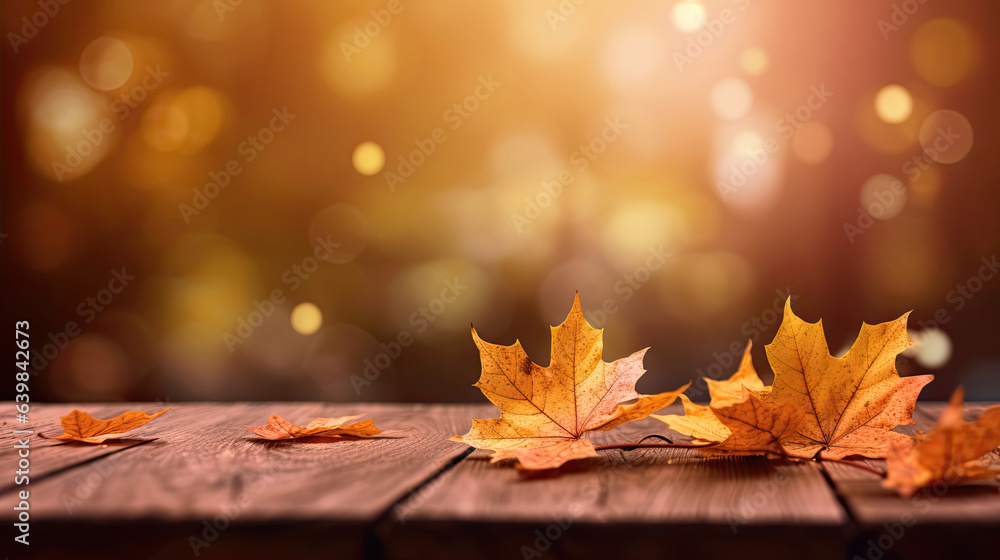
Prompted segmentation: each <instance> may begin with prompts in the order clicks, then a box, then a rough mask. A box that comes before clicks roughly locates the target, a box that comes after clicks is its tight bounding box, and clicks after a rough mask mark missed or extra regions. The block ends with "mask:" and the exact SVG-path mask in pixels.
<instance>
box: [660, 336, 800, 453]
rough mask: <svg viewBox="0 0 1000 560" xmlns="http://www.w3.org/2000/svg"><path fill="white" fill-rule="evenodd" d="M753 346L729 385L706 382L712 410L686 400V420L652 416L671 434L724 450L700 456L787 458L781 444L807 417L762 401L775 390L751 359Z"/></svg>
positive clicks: (684, 417) (668, 416) (728, 380)
mask: <svg viewBox="0 0 1000 560" xmlns="http://www.w3.org/2000/svg"><path fill="white" fill-rule="evenodd" d="M752 347H753V343H752V342H748V343H747V347H746V350H744V352H743V359H742V360H740V365H739V368H738V369H737V370H736V373H734V374H733V375H732V376H731V377H730V378H729V379H725V380H721V381H720V380H714V379H706V381H707V382H708V389H709V394H710V395H711V397H712V402H711V404H710V405H709V406H703V405H698V404H694V403H692V402H691V401H690V400H689V399H688V398H687V397H686V396H684V395H681V402H683V403H684V416H679V415H666V416H653V417H654V418H656V419H658V420H661V421H663V422H666V423H667V425H668V426H670V428H671V429H673V430H675V431H677V432H680V433H682V434H685V435H689V436H691V437H693V438H696V439H698V440H704V441H708V442H718V443H719V445H717V446H714V447H711V448H706V449H703V450H700V451H701V452H702V453H705V454H711V455H718V454H728V453H734V452H735V453H741V454H764V453H769V452H774V453H782V448H781V445H780V443H779V442H780V440H781V438H784V437H787V436H788V434H789V432H793V431H794V430H795V428H796V427H797V426H798V423H799V422H800V421H801V419H802V411H801V410H798V409H795V408H791V407H777V406H775V405H772V404H769V403H766V402H764V401H763V400H761V397H760V395H766V394H767V393H768V392H769V391H770V387H765V386H764V383H763V382H762V381H761V380H760V377H758V376H757V372H756V371H755V370H754V367H753V362H752V361H751V359H750V350H751V348H752Z"/></svg>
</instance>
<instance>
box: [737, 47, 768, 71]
mask: <svg viewBox="0 0 1000 560" xmlns="http://www.w3.org/2000/svg"><path fill="white" fill-rule="evenodd" d="M768 64H770V57H768V56H767V51H765V50H764V49H762V48H760V47H753V48H749V49H747V50H745V51H743V54H741V55H740V67H741V68H743V71H744V72H746V73H747V74H750V75H751V76H760V75H761V74H763V73H764V72H765V71H766V70H767V66H768Z"/></svg>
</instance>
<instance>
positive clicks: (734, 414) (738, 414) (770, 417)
mask: <svg viewBox="0 0 1000 560" xmlns="http://www.w3.org/2000/svg"><path fill="white" fill-rule="evenodd" d="M744 391H745V392H746V394H747V397H748V398H746V399H745V400H743V401H740V402H737V403H735V404H731V405H729V406H726V407H722V408H714V407H713V408H712V411H713V412H715V416H716V417H718V419H719V421H721V422H722V423H723V424H725V426H726V427H727V428H729V431H730V432H731V433H730V435H729V437H728V438H726V439H725V441H723V442H722V443H721V444H719V445H718V446H716V447H713V448H711V449H710V450H708V449H706V450H703V452H705V453H717V452H719V451H737V452H741V453H753V454H757V453H762V452H773V453H778V454H781V453H783V452H784V450H783V449H782V446H781V441H782V440H783V439H785V438H787V437H788V436H789V435H790V434H793V433H795V430H796V428H798V426H799V423H800V422H801V421H802V417H803V411H802V410H801V409H799V408H794V407H787V406H785V407H778V406H775V405H773V404H770V403H767V402H765V401H763V400H762V399H761V398H760V397H759V396H757V395H756V394H754V393H751V392H750V391H748V390H745V389H744Z"/></svg>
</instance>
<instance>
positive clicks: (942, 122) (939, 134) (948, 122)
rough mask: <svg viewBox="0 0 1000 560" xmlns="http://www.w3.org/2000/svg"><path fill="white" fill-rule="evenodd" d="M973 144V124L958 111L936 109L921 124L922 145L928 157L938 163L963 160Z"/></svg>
mask: <svg viewBox="0 0 1000 560" xmlns="http://www.w3.org/2000/svg"><path fill="white" fill-rule="evenodd" d="M972 144H973V136H972V125H971V124H970V123H969V119H967V118H965V116H963V115H962V114H961V113H959V112H958V111H952V110H950V109H941V110H940V111H934V112H933V113H931V114H930V115H928V116H927V118H926V119H924V122H923V124H922V125H921V126H920V145H921V146H922V147H923V149H924V153H925V154H926V155H927V157H929V158H930V159H932V160H934V161H936V162H938V163H957V162H959V161H962V159H963V158H964V157H965V156H967V155H968V154H969V152H970V151H971V150H972Z"/></svg>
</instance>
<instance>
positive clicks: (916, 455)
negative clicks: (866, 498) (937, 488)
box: [882, 387, 1000, 497]
mask: <svg viewBox="0 0 1000 560" xmlns="http://www.w3.org/2000/svg"><path fill="white" fill-rule="evenodd" d="M964 395H965V392H964V391H963V389H962V388H961V387H959V388H958V389H956V390H955V392H954V393H953V394H952V396H951V400H950V401H949V402H948V406H947V407H945V409H944V411H943V412H942V413H941V416H940V418H938V421H937V424H935V425H934V427H933V428H931V431H930V432H928V433H927V434H922V435H917V436H916V437H915V438H912V439H910V440H909V441H906V442H904V443H897V444H896V445H893V446H892V447H891V448H890V449H889V455H888V457H886V469H887V471H888V472H887V473H886V478H885V480H883V481H882V485H883V486H885V487H886V488H895V489H896V491H897V492H899V494H900V495H901V496H903V497H909V496H911V495H912V494H913V493H914V492H916V491H917V490H919V489H920V488H923V487H925V486H929V485H931V484H934V483H935V482H938V481H944V482H946V483H948V484H955V483H957V482H960V481H964V480H978V479H991V478H995V477H997V476H1000V469H992V468H990V467H988V466H987V465H986V464H984V463H983V462H982V461H980V460H979V459H980V457H982V456H983V455H985V454H987V453H989V452H990V451H992V450H993V449H995V448H996V447H997V446H998V445H1000V406H993V407H990V408H989V409H987V410H986V412H984V413H982V414H981V415H980V416H979V418H978V419H977V420H976V421H975V422H966V421H965V420H963V419H962V398H963V397H964Z"/></svg>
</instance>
